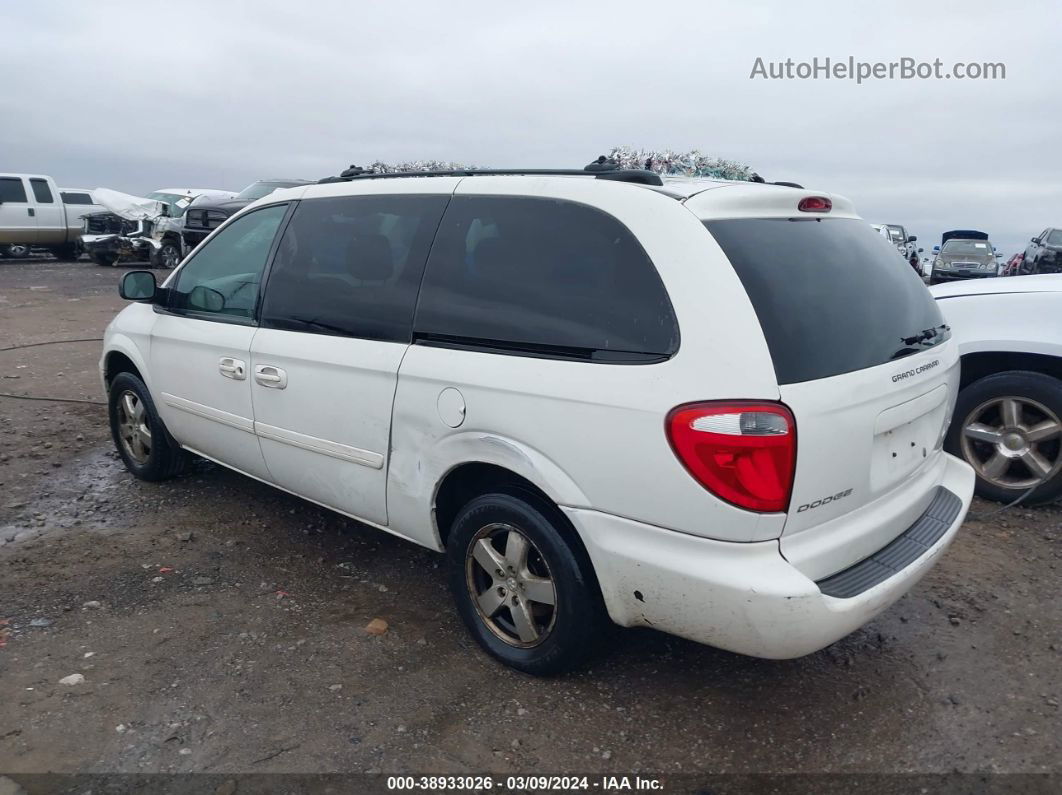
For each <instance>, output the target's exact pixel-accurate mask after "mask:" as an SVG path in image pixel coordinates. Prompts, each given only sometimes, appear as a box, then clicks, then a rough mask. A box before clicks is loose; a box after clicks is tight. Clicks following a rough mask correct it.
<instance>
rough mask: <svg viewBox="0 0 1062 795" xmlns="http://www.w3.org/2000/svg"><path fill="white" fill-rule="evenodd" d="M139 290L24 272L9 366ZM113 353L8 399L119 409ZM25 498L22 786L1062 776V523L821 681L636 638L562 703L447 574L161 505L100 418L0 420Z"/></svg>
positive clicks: (7, 589)
mask: <svg viewBox="0 0 1062 795" xmlns="http://www.w3.org/2000/svg"><path fill="white" fill-rule="evenodd" d="M119 273H120V270H114V269H109V268H100V267H98V266H96V265H94V264H92V263H89V262H78V263H56V262H52V261H48V260H44V259H40V260H31V261H22V262H15V261H9V260H0V328H2V329H3V335H2V337H3V341H2V342H0V347H6V346H8V345H14V344H23V343H30V342H39V341H47V340H57V339H73V338H78V339H80V338H92V337H100V336H102V332H103V328H104V326H105V325H106V323H107V322H108V320H109V319H110V317H112V316H113V314H114V312H115V311H116V310H117V309H118V308H120V305H121V301H120V299H119V298H118V297H117V294H116V290H115V284H116V282H117V278H118V275H119ZM99 349H100V343H99V342H78V343H70V344H64V345H54V346H45V347H38V348H26V349H21V350H16V351H7V352H2V353H0V376H2V377H0V392H8V393H16V394H22V395H34V396H54V397H66V398H73V399H82V400H100V399H101V398H102V396H101V394H100V387H99V385H98V376H97V373H96V362H97V359H98V357H99ZM0 494H2V497H0V771H2V772H4V773H6V774H8V775H11V776H14V777H15V778H18V774H27V773H40V772H45V771H52V772H58V773H64V772H66V773H112V772H124V773H167V772H189V771H197V772H206V773H214V774H225V775H227V774H236V773H279V772H283V773H321V772H336V773H344V772H365V771H373V772H383V773H409V772H417V773H432V774H435V773H486V772H493V773H496V774H503V773H508V772H517V771H520V772H537V773H567V772H580V773H614V774H631V773H632V772H635V771H643V772H653V773H656V774H662V775H665V776H667V775H675V774H684V773H685V774H688V773H753V772H754V773H791V772H832V773H951V772H954V771H959V772H967V773H970V772H977V773H1001V772H1002V773H1045V772H1053V773H1056V774H1057V773H1059V772H1060V770H1062V754H1060V740H1059V725H1060V723H1059V717H1060V711H1059V710H1060V708H1059V703H1060V701H1062V685H1060V683H1059V669H1060V664H1062V624H1060V618H1062V600H1060V598H1059V595H1060V594H1059V592H1060V576H1059V575H1060V562H1062V554H1060V546H1059V543H1060V541H1062V509H1060V508H1059V507H1058V506H1052V507H1045V508H1036V509H1026V508H1021V507H1019V508H1015V509H1012V510H1009V511H1007V512H1005V513H1003V514H999V515H995V516H989V517H985V518H983V519H976V518H971V519H970V520H969V521H967V523H966V526H965V527H964V529H963V531H962V532H961V533H960V535H959V537H958V539H957V541H956V542H955V544H954V545H953V547H952V548H951V550H950V551H949V552H948V553H947V555H946V556H945V557H944V559H943V561H942V563H941V564H940V565H939V566H938V567H937V568H936V569H935V570H934V571H933V572H931V573H930V574H929V575H928V576H927V577H926V578H925V580H923V582H922V583H921V584H920V585H919V586H917V587H916V588H915V589H914V591H913V592H912V593H911V594H909V595H908V596H907V597H905V598H904V599H902V600H901V601H900V602H899V603H898V604H897V605H895V606H894V607H893V608H892V609H890V610H889V611H887V612H886V613H885V614H884V615H883V616H881V617H880V618H878V619H877V620H876V621H874V622H873V623H872V624H870V625H869V626H867V627H865V628H863V629H862V630H860V631H858V632H856V633H855V634H853V635H852V636H850V637H848V638H846V639H844V640H842V641H840V642H838V643H836V644H834V645H833V646H831V647H830V648H828V649H826V650H824V651H822V652H819V653H817V654H813V655H810V656H808V657H805V658H803V659H799V660H792V661H788V662H770V661H763V660H755V659H751V658H747V657H741V656H737V655H734V654H730V653H727V652H723V651H719V650H715V649H711V648H708V647H704V646H699V645H696V644H693V643H689V642H686V641H683V640H679V639H676V638H672V637H669V636H666V635H662V634H658V633H655V632H652V631H649V630H628V631H619V632H617V633H616V634H615V637H614V638H612V639H611V640H610V642H609V643H608V644H607V647H606V648H605V649H604V650H603V652H602V654H601V655H600V656H599V657H598V658H597V659H596V660H595V661H594V662H593V664H592V665H591V666H590V667H589V668H587V669H585V670H583V671H580V672H579V673H576V674H573V675H569V676H564V677H560V678H555V679H548V680H542V679H533V678H530V677H527V676H523V675H521V674H518V673H515V672H513V671H510V670H508V669H505V668H502V667H500V666H499V665H497V664H495V663H494V662H492V661H491V660H489V659H488V658H486V657H485V656H484V655H483V654H481V653H480V652H479V651H478V649H477V648H476V647H475V646H474V644H473V643H472V642H471V641H470V640H469V639H468V638H467V637H466V636H465V634H464V632H463V629H462V628H461V626H460V625H459V622H458V619H457V618H456V616H455V614H454V611H453V610H452V609H451V604H450V600H449V598H448V595H447V593H446V589H445V583H444V577H443V572H442V570H441V569H440V565H441V562H442V559H441V557H439V556H437V555H436V554H434V553H432V552H430V551H427V550H424V549H420V548H417V547H414V546H412V545H410V544H407V543H405V542H402V541H400V540H398V539H395V538H393V537H390V536H388V535H386V534H383V533H380V532H377V531H375V530H372V529H371V528H367V527H365V526H362V525H359V524H358V523H356V522H353V521H350V520H347V519H344V518H343V517H340V516H338V515H335V514H331V513H329V512H328V511H325V510H323V509H320V508H318V507H316V506H313V505H311V504H309V503H306V502H303V501H302V500H299V499H297V498H295V497H291V496H289V495H286V494H284V493H281V492H279V491H276V490H273V489H271V488H269V487H267V486H265V485H263V484H260V483H258V482H256V481H253V480H250V479H248V478H245V477H242V476H240V475H237V474H234V473H232V472H230V471H228V470H226V469H224V468H221V467H218V466H215V465H213V464H208V463H199V464H197V465H196V466H195V467H194V468H193V469H192V471H191V472H190V473H189V474H187V475H185V476H182V477H180V478H178V479H176V480H173V481H170V482H167V483H162V484H147V483H141V482H139V481H137V480H135V479H133V478H132V477H131V476H129V475H128V474H127V473H126V472H125V471H124V469H123V468H122V467H121V465H120V463H119V462H118V461H117V460H116V456H115V454H114V453H113V451H112V448H111V444H110V440H109V434H108V431H107V428H106V419H105V412H104V409H103V408H102V406H99V405H94V404H78V403H49V402H33V401H26V400H13V399H10V398H0ZM998 507H999V506H996V505H994V504H990V503H984V502H980V501H978V502H977V503H976V504H975V506H974V511H976V512H978V513H979V514H984V513H989V512H991V511H994V510H996V509H997V508H998ZM374 618H382V619H384V620H386V621H387V622H388V625H389V629H388V631H387V632H386V633H384V634H382V635H379V636H376V635H371V634H369V633H367V632H366V631H365V627H366V625H367V624H368V623H369V622H370V621H371V620H372V619H374ZM68 677H73V678H74V679H73V680H70V679H68ZM64 680H65V681H74V680H76V683H75V684H63V681H64ZM1056 782H1057V779H1056ZM3 786H4V782H3V780H2V779H0V792H2V791H3V789H2V787H3ZM222 786H223V787H224V786H226V785H224V784H223V785H222ZM211 791H213V790H211ZM241 791H244V790H242V789H241Z"/></svg>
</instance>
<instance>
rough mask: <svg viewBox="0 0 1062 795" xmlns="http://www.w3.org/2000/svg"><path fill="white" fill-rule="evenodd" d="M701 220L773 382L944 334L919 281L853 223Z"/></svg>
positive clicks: (825, 373) (817, 373)
mask: <svg viewBox="0 0 1062 795" xmlns="http://www.w3.org/2000/svg"><path fill="white" fill-rule="evenodd" d="M705 226H706V227H707V228H708V231H709V232H711V233H712V236H713V237H714V238H715V239H716V241H717V242H718V243H719V245H720V246H721V247H722V249H723V251H724V252H725V253H726V255H727V257H728V258H729V259H730V262H731V264H732V265H733V266H734V270H735V271H736V272H737V275H738V277H739V278H740V279H741V283H742V284H743V285H744V286H745V291H746V292H747V293H748V296H749V299H750V300H751V301H752V305H753V307H755V309H756V315H757V316H758V317H759V321H760V325H761V326H762V327H763V333H764V336H765V337H766V339H767V345H768V347H769V348H770V351H771V358H772V359H773V360H774V370H775V374H776V375H777V377H778V383H779V384H795V383H799V382H801V381H813V380H816V379H819V378H829V377H830V376H834V375H840V374H841V373H849V372H852V371H854V370H862V369H865V368H867V367H874V366H876V365H880V364H884V363H886V362H889V361H892V360H894V359H900V358H903V357H904V356H909V355H911V354H913V353H919V352H920V351H923V350H926V349H927V348H930V347H933V346H934V345H937V344H939V343H941V342H943V341H944V340H945V339H947V337H948V333H947V332H946V331H945V330H944V329H943V324H944V320H943V318H942V317H941V314H940V310H939V309H938V308H937V305H936V302H935V301H934V300H933V298H932V297H931V296H930V294H929V291H928V290H927V289H926V287H925V285H924V284H922V280H921V279H920V278H919V277H918V275H917V274H916V273H915V272H914V270H913V269H912V268H911V266H910V265H908V264H907V263H906V262H905V261H904V260H902V259H900V258H898V257H897V256H896V250H895V249H894V248H893V247H892V246H890V245H889V244H888V243H887V242H886V241H884V240H883V239H882V237H881V236H880V235H877V234H875V233H874V231H873V230H872V229H871V228H870V227H869V226H867V224H866V223H865V222H863V221H861V220H859V219H854V218H853V219H848V218H833V219H803V218H802V219H785V218H780V219H774V218H771V219H765V218H742V219H734V220H727V221H707V222H705Z"/></svg>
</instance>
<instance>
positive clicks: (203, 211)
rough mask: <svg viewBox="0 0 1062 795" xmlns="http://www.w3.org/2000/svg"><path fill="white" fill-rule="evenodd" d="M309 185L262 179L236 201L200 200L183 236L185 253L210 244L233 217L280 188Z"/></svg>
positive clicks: (300, 181) (190, 211)
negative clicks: (204, 242)
mask: <svg viewBox="0 0 1062 795" xmlns="http://www.w3.org/2000/svg"><path fill="white" fill-rule="evenodd" d="M309 184H310V182H309V181H308V180H304V179H260V180H258V181H257V182H252V183H251V184H250V185H248V186H247V187H246V188H244V189H243V190H242V191H240V192H239V194H238V195H237V196H236V198H234V199H226V198H222V197H218V196H200V197H198V198H197V199H196V200H195V201H193V202H192V203H191V205H189V207H188V212H187V213H186V214H185V219H184V230H183V231H182V232H181V236H182V237H183V238H184V246H185V251H191V250H192V249H193V248H195V247H196V246H198V245H199V244H200V243H202V242H203V241H204V240H206V237H207V235H209V234H210V233H211V232H213V231H214V230H215V229H217V228H218V227H219V226H221V225H222V224H223V223H225V221H226V220H227V219H228V218H229V216H231V215H235V214H236V213H237V212H238V211H240V210H242V209H243V208H244V207H246V206H247V205H248V204H250V203H251V202H253V201H257V200H258V199H261V198H262V197H263V196H268V195H269V194H270V193H272V192H273V191H275V190H279V189H280V188H295V187H298V186H299V185H309Z"/></svg>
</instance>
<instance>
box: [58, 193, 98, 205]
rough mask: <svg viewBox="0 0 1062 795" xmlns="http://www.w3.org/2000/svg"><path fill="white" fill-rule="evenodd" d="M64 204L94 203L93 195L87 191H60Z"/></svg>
mask: <svg viewBox="0 0 1062 795" xmlns="http://www.w3.org/2000/svg"><path fill="white" fill-rule="evenodd" d="M59 195H60V196H62V197H63V204H92V197H91V196H90V195H89V194H87V193H74V192H72V191H67V190H64V191H60V193H59Z"/></svg>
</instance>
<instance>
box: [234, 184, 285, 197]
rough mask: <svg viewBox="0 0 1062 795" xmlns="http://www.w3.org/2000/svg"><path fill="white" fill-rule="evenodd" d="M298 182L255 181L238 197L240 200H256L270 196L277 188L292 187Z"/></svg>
mask: <svg viewBox="0 0 1062 795" xmlns="http://www.w3.org/2000/svg"><path fill="white" fill-rule="evenodd" d="M296 184H297V183H295V182H255V183H254V184H253V185H248V186H247V187H246V188H244V189H243V190H241V191H240V194H239V195H238V196H237V197H236V198H237V200H240V201H254V200H255V199H261V198H262V197H263V196H268V195H269V194H270V193H272V192H273V191H275V190H279V189H280V188H290V187H293V186H294V185H296Z"/></svg>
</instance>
